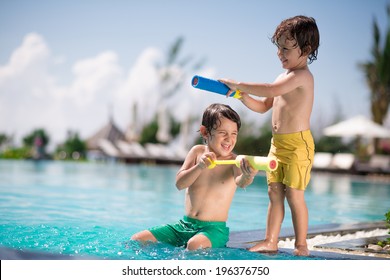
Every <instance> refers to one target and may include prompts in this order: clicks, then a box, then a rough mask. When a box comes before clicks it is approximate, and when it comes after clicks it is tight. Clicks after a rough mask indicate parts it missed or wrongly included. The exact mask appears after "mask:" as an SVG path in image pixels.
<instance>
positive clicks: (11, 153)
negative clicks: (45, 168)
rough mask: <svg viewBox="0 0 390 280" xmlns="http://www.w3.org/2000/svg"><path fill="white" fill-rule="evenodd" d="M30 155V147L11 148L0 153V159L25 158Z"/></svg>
mask: <svg viewBox="0 0 390 280" xmlns="http://www.w3.org/2000/svg"><path fill="white" fill-rule="evenodd" d="M31 157H32V153H31V148H28V147H22V148H11V149H7V150H5V151H3V152H2V153H0V158H2V159H26V158H31Z"/></svg>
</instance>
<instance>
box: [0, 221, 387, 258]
mask: <svg viewBox="0 0 390 280" xmlns="http://www.w3.org/2000/svg"><path fill="white" fill-rule="evenodd" d="M375 229H386V224H385V222H371V223H356V224H327V225H321V226H312V227H310V228H309V231H308V238H312V237H314V236H317V235H325V236H329V235H337V234H340V235H345V234H353V233H356V232H358V231H371V230H375ZM264 233H265V230H248V231H235V232H231V233H230V241H229V242H228V244H227V246H228V247H230V248H238V249H245V250H246V249H248V248H250V247H251V246H253V245H254V244H255V243H257V242H258V241H260V240H261V239H262V238H263V237H264ZM388 237H390V235H386V236H382V237H377V238H380V239H381V240H382V239H383V240H385V239H386V238H388ZM287 238H290V239H291V238H294V231H293V229H292V228H282V230H281V234H280V239H281V240H284V239H287ZM372 239H373V238H372V237H371V238H360V239H351V240H347V241H342V242H333V243H328V244H321V245H316V246H314V249H313V250H311V251H310V257H309V258H313V259H321V260H324V259H325V260H390V254H389V252H386V251H380V252H373V251H370V250H368V249H365V248H364V245H366V244H367V243H368V242H369V241H370V240H372ZM278 253H280V254H284V255H290V256H292V255H293V250H292V249H285V248H281V249H279V250H278ZM254 254H256V253H254ZM274 254H276V253H274ZM295 258H296V259H297V260H299V257H295ZM0 259H1V260H72V259H73V260H83V259H84V260H85V259H89V260H91V259H95V258H93V257H87V258H85V257H84V258H83V257H78V256H69V255H62V254H50V253H44V252H31V251H25V250H17V249H12V248H6V247H0ZM96 259H98V258H96Z"/></svg>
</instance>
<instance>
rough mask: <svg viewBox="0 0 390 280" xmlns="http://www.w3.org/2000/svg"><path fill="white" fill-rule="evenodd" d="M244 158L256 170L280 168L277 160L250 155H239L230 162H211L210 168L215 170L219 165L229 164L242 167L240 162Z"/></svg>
mask: <svg viewBox="0 0 390 280" xmlns="http://www.w3.org/2000/svg"><path fill="white" fill-rule="evenodd" d="M243 158H244V159H246V160H247V161H248V162H249V164H250V165H251V166H252V168H254V169H256V170H264V171H274V170H276V168H278V162H277V160H276V159H275V158H270V157H261V156H248V155H239V156H237V157H236V159H230V160H214V161H212V162H211V164H210V165H209V167H208V168H209V169H213V168H214V167H216V166H217V165H227V164H234V165H236V166H237V167H240V162H241V160H242V159H243Z"/></svg>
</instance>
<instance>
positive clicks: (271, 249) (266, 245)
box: [249, 240, 278, 253]
mask: <svg viewBox="0 0 390 280" xmlns="http://www.w3.org/2000/svg"><path fill="white" fill-rule="evenodd" d="M249 251H250V252H258V253H276V252H277V251H278V245H277V244H276V245H274V244H271V243H270V242H268V241H265V240H263V241H261V242H259V243H257V244H256V245H255V246H253V247H251V248H249Z"/></svg>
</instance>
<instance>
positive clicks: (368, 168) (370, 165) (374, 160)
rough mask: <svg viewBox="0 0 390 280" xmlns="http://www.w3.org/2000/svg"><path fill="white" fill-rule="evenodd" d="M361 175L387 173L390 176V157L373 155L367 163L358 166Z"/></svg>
mask: <svg viewBox="0 0 390 280" xmlns="http://www.w3.org/2000/svg"><path fill="white" fill-rule="evenodd" d="M356 169H357V171H358V172H359V173H364V174H367V173H387V174H390V155H373V156H371V158H370V160H369V161H368V162H367V163H359V164H358V165H357V166H356Z"/></svg>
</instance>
